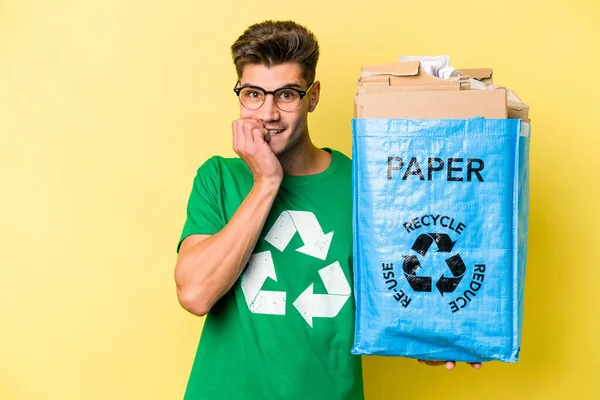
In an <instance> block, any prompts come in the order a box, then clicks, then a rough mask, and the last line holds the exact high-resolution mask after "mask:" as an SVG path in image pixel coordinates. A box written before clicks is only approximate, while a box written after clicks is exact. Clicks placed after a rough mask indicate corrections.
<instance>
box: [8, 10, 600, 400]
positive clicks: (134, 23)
mask: <svg viewBox="0 0 600 400" xmlns="http://www.w3.org/2000/svg"><path fill="white" fill-rule="evenodd" d="M268 18H273V19H295V20H297V21H298V22H301V23H303V24H306V25H307V26H309V27H310V28H311V29H312V30H313V31H314V32H315V33H316V35H317V36H318V38H319V41H320V45H321V49H322V56H321V61H320V64H319V68H318V78H319V79H320V80H321V82H322V97H321V103H320V105H319V107H318V109H317V111H316V112H315V113H314V114H313V115H312V116H311V127H312V128H311V132H312V135H313V138H314V141H315V142H316V144H317V145H319V146H326V145H328V146H332V147H335V148H338V149H340V150H342V151H343V152H345V153H346V154H350V149H351V135H350V118H351V117H352V109H353V94H354V91H355V79H356V77H357V75H358V72H359V67H360V65H362V64H372V63H381V62H394V60H395V56H397V55H431V54H448V55H450V57H451V64H452V65H453V66H455V67H488V66H489V67H493V68H494V73H495V75H494V78H495V81H496V82H497V83H501V84H504V85H507V86H509V87H511V88H512V89H513V90H514V91H516V92H517V93H518V94H519V95H520V96H521V97H522V98H523V99H524V100H525V101H526V102H528V103H529V104H530V105H531V110H532V111H531V117H532V127H533V138H532V146H531V215H530V224H531V225H530V247H529V264H528V271H527V286H526V314H525V321H524V339H523V343H522V353H521V361H519V362H518V363H517V364H502V363H498V362H495V363H490V364H488V365H485V367H484V368H483V370H481V371H474V370H471V369H470V368H467V367H466V366H465V365H460V367H459V368H458V369H457V370H455V371H452V372H447V371H445V370H443V369H442V368H430V367H426V366H423V365H419V364H417V363H416V361H414V360H407V359H400V358H365V359H364V361H363V362H364V367H365V371H364V375H365V388H366V395H367V399H368V400H374V399H386V400H391V399H412V398H421V399H430V398H431V399H433V398H461V399H471V398H478V399H506V398H528V399H565V398H568V399H600V389H599V388H598V384H599V382H598V379H599V378H598V377H599V373H598V360H599V359H600V352H599V350H598V349H599V348H600V344H599V343H598V341H599V335H598V331H599V329H600V321H599V315H600V311H599V307H598V303H599V299H600V296H599V294H598V292H599V291H600V286H599V284H598V282H599V281H600V263H599V262H598V258H599V255H598V245H597V243H598V240H599V238H598V236H597V232H598V231H600V218H599V217H600V211H598V205H599V201H598V200H599V196H598V189H597V186H598V184H599V183H600V180H599V179H598V178H599V172H598V170H599V167H600V165H599V161H598V159H599V157H598V154H597V153H598V150H599V145H600V131H599V127H600V102H599V100H598V93H599V90H600V86H599V85H598V83H597V82H598V78H597V76H598V70H599V68H600V58H599V56H598V50H599V49H600V47H599V45H598V42H597V41H598V38H600V24H599V23H598V21H600V11H599V7H598V3H597V1H596V0H589V1H585V0H569V1H567V0H564V1H542V0H535V1H526V0H503V1H499V0H498V1H489V2H485V1H463V2H458V3H457V2H452V1H440V0H430V1H426V2H419V1H406V2H400V1H397V0H394V1H391V0H380V1H378V2H346V1H337V0H336V1H329V2H327V1H322V0H320V1H314V0H307V1H298V2H283V1H270V0H269V1H232V2H227V1H225V2H205V1H192V0H186V1H183V0H182V1H172V2H166V1H156V0H154V1H148V0H146V1H142V0H128V1H124V0H106V1H82V0H77V1H76V0H71V1H68V0H60V1H58V0H57V1H50V0H47V1H43V0H3V1H0V190H1V192H0V193H1V195H0V212H1V218H0V399H7V400H8V399H10V400H21V399H57V400H75V399H77V400H81V399H86V400H93V399H94V400H95V399H179V398H181V397H182V394H183V391H184V388H185V384H186V381H187V377H188V373H189V370H190V367H191V363H192V358H193V356H194V352H195V348H196V344H197V340H198V336H199V333H200V330H201V326H202V320H201V319H199V318H196V317H193V316H192V315H190V314H187V313H186V312H185V311H183V310H182V309H180V308H179V306H178V304H177V301H176V297H175V292H174V283H173V277H172V276H173V273H172V270H173V266H174V262H175V245H176V242H177V239H178V238H179V234H180V230H181V228H182V224H183V222H184V217H185V204H186V201H187V197H188V194H189V191H190V188H191V183H192V179H193V177H194V174H195V171H196V168H197V167H198V166H199V165H200V164H201V163H202V162H203V161H204V160H205V159H206V158H208V157H209V156H210V155H212V154H222V155H225V156H231V155H233V151H232V150H231V144H230V121H231V120H232V119H234V118H236V115H237V112H238V105H237V101H236V98H235V96H234V94H233V92H232V90H231V89H232V87H233V85H234V83H235V79H236V77H235V72H234V68H233V66H232V64H231V61H230V55H229V46H230V45H231V43H232V42H233V41H234V40H235V39H236V37H237V36H238V35H239V34H240V33H241V32H242V30H243V29H244V28H245V27H246V26H248V25H250V24H251V23H253V22H257V21H260V20H263V19H268ZM232 380H233V382H235V377H232ZM233 384H235V383H233Z"/></svg>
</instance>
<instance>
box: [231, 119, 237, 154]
mask: <svg viewBox="0 0 600 400" xmlns="http://www.w3.org/2000/svg"><path fill="white" fill-rule="evenodd" d="M237 136H238V135H237V120H235V121H233V122H231V142H232V144H233V151H235V152H237V148H238V147H237V142H238V140H237Z"/></svg>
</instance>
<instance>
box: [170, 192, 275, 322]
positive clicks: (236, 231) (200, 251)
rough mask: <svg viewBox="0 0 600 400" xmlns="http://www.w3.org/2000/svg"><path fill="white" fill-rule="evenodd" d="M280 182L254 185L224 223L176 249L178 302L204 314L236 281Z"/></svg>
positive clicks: (191, 310) (186, 307) (197, 312)
mask: <svg viewBox="0 0 600 400" xmlns="http://www.w3.org/2000/svg"><path fill="white" fill-rule="evenodd" d="M278 190H279V184H278V183H277V184H275V183H273V184H258V185H255V186H254V187H253V188H252V190H251V191H250V193H249V194H248V196H247V197H246V198H245V199H244V201H243V202H242V204H241V205H240V207H239V208H238V210H237V211H236V212H235V214H234V215H233V217H232V218H231V220H230V221H229V222H228V223H227V225H226V226H225V227H224V228H223V229H222V230H221V231H220V232H218V233H216V234H215V235H212V236H210V237H208V238H206V239H204V240H202V241H201V242H199V243H197V244H195V245H193V246H191V247H189V248H185V249H183V250H182V251H180V252H179V256H178V258H177V264H176V266H175V282H176V284H177V296H178V298H179V302H180V303H181V305H182V306H183V307H184V308H185V309H186V310H188V311H190V312H191V313H193V314H196V315H205V314H206V313H208V311H209V310H210V309H211V308H212V306H213V305H214V304H215V303H216V302H217V300H219V299H220V298H221V297H222V296H223V295H224V294H225V293H227V291H228V290H229V289H231V287H232V286H233V284H234V283H235V281H236V280H237V279H238V277H239V276H240V273H241V272H242V271H243V269H244V267H245V265H246V263H247V262H248V259H249V258H250V255H251V254H252V250H253V249H254V246H255V245H256V242H257V240H258V237H259V235H260V232H261V231H262V228H263V226H264V223H265V220H266V219H267V216H268V215H269V211H270V210H271V206H272V205H273V200H274V199H275V196H276V195H277V191H278Z"/></svg>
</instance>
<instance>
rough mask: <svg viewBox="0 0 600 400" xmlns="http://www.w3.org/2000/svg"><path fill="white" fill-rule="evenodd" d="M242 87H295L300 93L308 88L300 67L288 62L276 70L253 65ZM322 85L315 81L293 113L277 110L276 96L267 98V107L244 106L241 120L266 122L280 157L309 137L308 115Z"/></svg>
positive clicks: (248, 68) (316, 100) (246, 74)
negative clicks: (252, 107) (248, 119)
mask: <svg viewBox="0 0 600 400" xmlns="http://www.w3.org/2000/svg"><path fill="white" fill-rule="evenodd" d="M240 86H242V87H243V86H258V87H261V88H263V89H264V90H266V91H274V90H276V89H279V88H281V87H284V86H287V87H293V88H296V89H300V90H304V91H305V90H306V89H307V88H308V85H307V82H304V79H302V74H301V68H300V64H298V63H286V64H279V65H275V66H273V67H270V68H269V67H266V66H265V65H262V64H251V65H246V66H245V67H244V72H243V74H242V77H241V78H240ZM319 89H320V87H319V83H318V82H315V84H314V85H313V87H312V89H311V91H310V92H308V93H307V94H306V96H305V97H304V98H303V99H302V101H301V102H300V104H299V105H298V107H296V108H295V109H293V110H292V111H283V110H281V109H279V108H278V107H277V105H276V104H275V102H274V98H273V96H272V95H267V96H266V98H265V102H264V104H263V105H262V106H261V107H260V108H258V109H256V110H250V109H248V108H245V107H244V106H242V105H241V104H240V118H251V119H257V120H259V121H260V122H262V123H263V125H264V126H265V128H266V129H267V130H270V131H271V132H270V133H269V141H268V143H269V146H270V147H271V150H272V151H273V153H275V155H277V156H279V155H282V154H283V153H285V152H287V151H289V150H290V149H292V148H293V147H294V146H296V145H297V144H298V143H300V142H301V141H303V140H304V139H306V138H307V137H308V129H307V115H308V113H309V112H312V111H313V110H314V109H315V107H316V105H317V103H318V100H319Z"/></svg>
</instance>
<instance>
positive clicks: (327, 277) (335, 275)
mask: <svg viewBox="0 0 600 400" xmlns="http://www.w3.org/2000/svg"><path fill="white" fill-rule="evenodd" d="M296 232H298V234H299V235H300V238H301V239H302V241H303V242H304V246H302V247H300V248H298V249H296V251H299V252H301V253H304V254H306V255H309V256H311V257H315V258H319V259H321V260H325V259H326V258H327V253H328V252H329V247H330V245H331V240H332V238H333V232H329V233H327V234H325V233H324V232H323V230H322V229H321V225H320V224H319V221H318V220H317V218H316V217H315V215H314V214H313V213H311V212H308V211H284V212H282V213H281V215H280V216H279V218H277V220H276V221H275V224H273V226H272V227H271V229H270V230H269V232H268V233H267V235H266V236H265V240H266V241H267V242H269V243H270V244H271V245H273V246H274V247H275V248H277V249H278V250H279V251H284V250H285V249H286V247H287V245H288V244H289V243H290V241H291V240H292V238H293V237H294V235H295V234H296ZM319 275H320V276H321V280H322V281H323V284H324V285H325V289H326V290H327V294H315V293H314V288H313V284H312V283H311V284H310V285H309V286H308V288H307V289H306V290H305V291H304V292H302V294H300V296H298V298H297V299H296V301H294V303H293V304H294V307H296V309H297V310H298V312H299V313H300V315H302V317H303V318H304V319H305V320H306V322H307V323H308V325H310V326H311V327H312V326H313V318H315V317H321V318H333V317H335V316H336V315H338V313H339V312H340V310H341V309H342V307H343V306H344V304H345V303H346V301H347V300H348V298H349V297H350V294H351V289H350V285H349V284H348V280H347V279H346V276H345V275H344V271H343V270H342V267H341V266H340V263H339V262H337V261H336V262H334V263H333V264H331V265H329V266H327V267H325V268H323V269H321V270H319ZM267 278H271V279H273V280H274V281H275V282H277V274H276V273H275V265H274V264H273V257H272V256H271V252H270V251H268V250H267V251H263V252H260V253H255V254H253V255H252V256H251V257H250V258H249V259H248V265H247V266H246V270H245V271H244V274H243V275H242V282H241V286H242V292H243V293H244V298H245V299H246V303H247V304H248V308H249V309H250V311H251V312H253V313H255V314H272V315H285V309H286V292H280V291H268V290H262V286H263V285H264V283H265V282H266V280H267Z"/></svg>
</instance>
